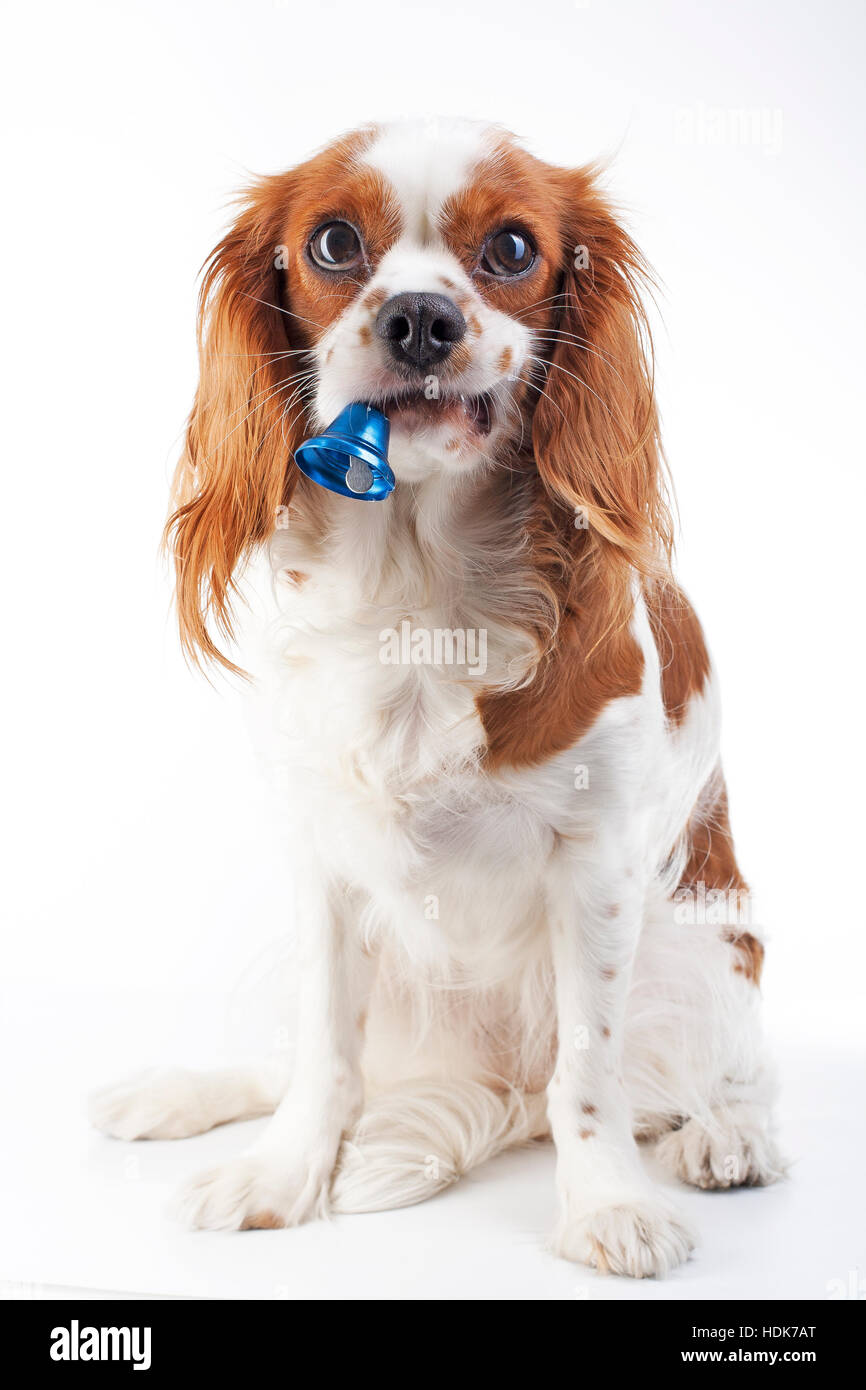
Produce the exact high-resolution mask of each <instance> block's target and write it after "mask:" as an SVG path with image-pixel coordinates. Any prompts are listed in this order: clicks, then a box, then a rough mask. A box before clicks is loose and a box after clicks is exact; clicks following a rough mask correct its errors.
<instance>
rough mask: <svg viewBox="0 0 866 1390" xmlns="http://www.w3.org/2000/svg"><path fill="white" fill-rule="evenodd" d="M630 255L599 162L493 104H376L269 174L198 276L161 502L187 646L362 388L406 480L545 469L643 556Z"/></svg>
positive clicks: (651, 530)
mask: <svg viewBox="0 0 866 1390" xmlns="http://www.w3.org/2000/svg"><path fill="white" fill-rule="evenodd" d="M640 270H641V266H640V258H639V255H638V253H637V252H636V250H635V248H634V246H633V244H632V242H631V241H630V240H629V238H628V236H627V235H626V233H625V232H624V231H623V230H622V228H621V227H620V226H619V224H618V222H617V221H616V219H615V217H614V216H613V214H612V212H611V210H610V208H609V206H608V204H607V202H606V200H605V198H604V197H603V195H602V194H601V193H600V192H599V190H598V187H597V183H596V178H595V175H594V171H593V170H592V169H579V170H566V169H560V168H555V167H553V166H551V165H548V164H545V163H542V162H541V161H540V160H538V159H536V158H534V157H533V156H532V155H530V154H528V153H527V152H526V151H524V150H522V149H521V148H520V147H519V146H518V145H517V144H516V143H515V142H514V141H513V140H512V139H511V137H509V136H507V135H505V134H504V133H503V132H501V131H499V130H495V129H491V128H489V127H482V126H477V125H474V124H471V123H453V122H446V123H439V122H430V123H426V124H414V123H413V124H403V125H396V126H387V127H382V128H379V127H376V128H370V129H366V130H363V131H360V132H358V133H356V134H353V135H350V136H348V137H347V138H344V139H342V140H339V141H337V142H336V143H335V144H333V145H331V146H330V147H328V148H327V149H326V150H324V151H323V152H322V153H320V154H318V155H317V156H316V157H315V158H313V159H311V160H309V161H308V162H307V163H305V164H302V165H300V166H299V167H298V168H296V169H293V170H291V171H289V172H288V173H286V174H281V175H277V176H275V177H269V178H265V179H262V180H261V181H260V182H258V183H257V184H256V185H255V186H254V187H253V188H252V189H251V190H250V191H249V192H248V194H247V195H246V197H245V199H244V203H243V206H242V209H241V212H240V215H239V216H238V218H237V220H236V222H235V224H234V226H233V228H232V230H231V231H230V232H229V233H228V235H227V236H226V237H225V238H224V239H223V241H222V242H221V243H220V244H219V246H218V247H217V248H216V250H215V251H214V253H213V256H212V257H211V260H210V262H209V265H208V268H207V271H206V275H205V279H204V284H203V287H202V295H201V318H200V330H199V331H200V355H201V380H200V385H199V390H198V393H197V396H196V401H195V404H194V407H193V411H192V415H191V418H190V424H189V430H188V434H187V443H186V450H185V453H184V457H183V459H182V461H181V465H180V469H179V475H178V503H179V505H178V508H177V510H176V512H175V514H174V516H173V517H172V519H171V521H170V523H169V537H170V541H171V544H172V547H173V549H174V553H175V557H176V561H177V571H178V609H179V614H180V622H181V632H182V636H183V640H184V644H185V647H186V649H187V651H188V652H190V653H192V654H193V655H198V654H200V653H204V654H205V655H206V656H208V657H213V658H216V659H218V660H224V658H223V657H222V656H221V653H220V652H219V650H218V647H217V645H216V644H215V643H214V641H213V639H212V637H211V635H210V633H209V631H208V619H209V618H210V619H213V621H214V623H215V625H216V628H217V630H218V632H221V633H222V634H223V635H227V634H230V632H231V611H230V600H231V597H232V591H233V587H234V579H235V575H236V572H237V568H238V566H239V564H240V563H241V561H242V560H243V558H244V557H245V556H246V555H247V554H248V553H249V552H250V550H251V549H252V548H253V547H254V546H255V545H256V544H257V543H259V542H261V541H264V540H265V539H266V538H267V537H268V535H269V534H270V532H271V530H272V527H273V524H274V517H275V514H276V512H277V509H278V507H280V506H281V505H285V504H288V503H289V502H290V501H291V498H292V494H293V493H294V490H295V485H296V482H297V470H296V468H295V465H294V464H293V462H292V454H293V451H294V449H295V448H296V447H297V445H298V444H299V443H300V442H301V441H302V439H303V438H304V437H306V436H308V435H309V434H310V433H314V432H318V431H319V430H321V429H323V428H324V427H326V426H327V425H328V424H329V423H330V421H331V420H332V419H333V418H334V417H335V416H336V415H337V414H338V413H339V412H340V411H341V410H342V409H343V407H344V406H346V405H348V404H349V403H350V402H352V401H365V402H368V403H371V404H374V405H377V406H379V407H380V408H381V409H382V410H384V411H385V412H386V413H387V414H388V416H389V418H390V421H391V451H390V461H391V464H392V467H393V468H394V471H395V474H396V476H397V486H398V487H399V486H400V484H401V483H403V484H404V485H407V484H418V483H421V482H423V481H424V480H425V479H426V478H428V477H430V476H431V475H436V476H440V477H441V476H451V477H455V476H466V475H467V474H471V473H475V472H477V471H478V470H480V469H489V468H491V467H496V465H497V464H498V463H502V462H503V461H507V462H508V464H509V466H510V467H512V468H513V467H514V466H519V467H521V468H529V469H534V470H535V471H536V473H537V476H538V479H539V483H540V485H541V486H543V487H544V488H545V489H546V490H547V492H548V493H549V494H552V495H553V497H554V498H555V499H556V501H557V503H559V504H561V505H562V506H563V507H565V508H568V509H569V511H570V512H573V511H574V510H575V509H580V515H581V516H582V518H583V520H584V522H585V524H586V525H587V526H589V527H591V528H592V529H593V531H594V534H595V535H596V536H597V537H599V538H601V540H602V541H603V542H605V543H607V544H609V545H612V546H615V547H618V548H619V549H620V550H621V551H622V552H623V553H624V554H625V555H626V556H627V557H628V558H629V560H630V561H631V562H632V563H634V564H637V565H638V567H639V568H642V569H646V568H647V567H648V566H649V565H650V563H651V557H652V556H653V555H655V554H656V553H657V551H658V548H659V541H660V540H661V542H662V548H664V545H665V544H666V543H667V540H668V536H667V533H666V514H665V512H664V507H663V504H662V502H661V499H660V494H659V486H658V457H657V449H656V417H655V411H654V406H653V400H652V386H651V381H650V377H649V372H648V369H647V364H646V359H645V354H644V349H643V339H644V333H643V325H644V320H643V314H642V310H641V307H640V302H639V300H638V297H637V294H636V290H635V281H636V279H637V277H638V276H639V274H640ZM505 476H506V475H505V474H503V477H505ZM345 505H347V506H350V507H354V506H355V505H356V504H355V503H353V502H347V503H346V504H345ZM383 505H387V503H385V504H383Z"/></svg>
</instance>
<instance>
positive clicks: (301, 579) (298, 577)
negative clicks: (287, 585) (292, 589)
mask: <svg viewBox="0 0 866 1390" xmlns="http://www.w3.org/2000/svg"><path fill="white" fill-rule="evenodd" d="M283 574H284V575H285V576H286V578H287V579H291V581H292V583H293V584H297V586H298V588H300V587H301V585H302V584H306V582H307V580H308V579H309V577H310V576H309V575H308V574H304V571H303V570H283Z"/></svg>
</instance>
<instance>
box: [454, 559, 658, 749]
mask: <svg viewBox="0 0 866 1390" xmlns="http://www.w3.org/2000/svg"><path fill="white" fill-rule="evenodd" d="M586 534H587V533H586V532H582V533H580V535H581V536H582V537H583V538H585V537H586ZM570 578H571V589H572V593H571V595H569V596H568V597H567V598H565V600H564V602H563V601H562V600H560V603H562V606H563V607H564V609H565V611H564V613H563V616H562V618H561V620H560V623H559V627H558V630H557V633H556V639H555V641H554V642H553V644H552V645H551V646H550V648H549V649H548V651H547V652H546V654H545V655H544V656H543V657H542V659H541V660H540V662H539V664H538V667H537V668H536V673H535V676H534V678H533V679H532V681H531V682H530V683H529V684H528V685H526V686H523V687H522V688H521V689H518V690H510V691H505V692H496V691H492V692H485V693H484V694H482V695H480V696H479V697H478V698H477V700H476V705H477V707H478V712H479V715H480V716H481V721H482V723H483V725H484V730H485V733H486V735H487V750H486V754H485V760H486V764H487V766H488V767H490V768H497V767H503V766H509V767H525V766H533V765H537V764H539V763H543V762H546V761H547V760H548V759H550V758H552V757H554V756H555V755H556V754H557V753H562V752H564V751H565V749H566V748H570V747H572V746H573V744H575V743H576V742H577V741H578V739H579V738H580V737H581V736H582V735H583V734H585V733H587V732H588V730H589V729H591V728H592V725H593V724H594V723H595V721H596V719H597V718H598V716H599V715H600V714H601V712H602V710H603V709H604V707H605V705H606V704H608V703H609V701H611V700H615V699H619V698H620V697H622V696H624V695H637V693H638V692H639V690H640V688H641V679H642V676H643V666H644V660H643V653H642V652H641V650H640V647H639V646H638V644H637V642H636V641H635V639H634V638H633V636H632V635H631V633H630V632H629V630H628V620H629V617H630V615H631V605H630V602H629V598H628V595H627V592H621V593H620V594H619V596H618V599H619V601H618V603H617V602H615V601H614V600H613V598H612V595H611V594H610V593H609V592H608V593H605V591H604V589H603V587H602V585H601V584H600V583H599V576H598V574H597V572H594V571H593V570H592V569H591V567H589V566H582V565H581V563H580V559H579V558H576V560H575V562H574V571H573V574H572V575H571V576H570ZM612 578H613V582H614V583H617V582H619V583H620V584H621V585H623V586H624V585H627V582H628V581H627V571H626V570H624V569H623V570H622V571H621V572H620V573H619V574H618V575H617V576H615V577H612ZM561 582H562V581H561Z"/></svg>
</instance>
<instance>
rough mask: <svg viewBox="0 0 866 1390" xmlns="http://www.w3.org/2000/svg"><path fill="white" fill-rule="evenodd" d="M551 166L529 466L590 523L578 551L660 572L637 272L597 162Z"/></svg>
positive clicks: (662, 551) (666, 558)
mask: <svg viewBox="0 0 866 1390" xmlns="http://www.w3.org/2000/svg"><path fill="white" fill-rule="evenodd" d="M557 172H558V174H559V179H560V188H561V198H562V205H563V208H564V212H563V217H562V222H563V232H562V235H563V273H562V281H561V284H560V286H559V289H560V296H559V298H558V299H557V300H556V303H557V305H558V306H559V310H558V317H557V320H556V322H555V325H554V327H553V329H552V330H551V335H552V336H553V338H554V344H553V351H552V353H551V355H550V365H549V367H548V370H547V375H546V379H545V382H544V387H543V394H542V395H541V397H540V399H539V401H538V404H537V406H536V409H535V414H534V420H533V446H534V451H535V460H536V466H537V469H538V472H539V475H540V477H541V479H542V481H543V483H544V485H545V487H546V488H547V490H548V492H549V493H551V494H552V495H553V497H554V498H555V499H556V500H557V501H558V502H560V503H561V504H563V505H564V506H565V507H567V508H568V509H569V511H571V512H577V511H578V509H579V510H580V512H581V513H582V515H583V517H584V518H585V520H586V522H587V523H588V535H587V536H586V537H585V538H584V540H585V542H586V547H585V548H584V556H585V557H586V558H588V557H587V556H586V550H587V549H589V550H590V551H594V552H595V554H594V559H595V561H596V563H598V562H600V561H602V560H603V559H604V558H605V553H606V558H607V559H608V560H610V561H614V560H615V558H616V556H619V559H620V561H621V560H622V559H627V560H628V561H629V562H630V564H631V565H633V566H634V567H635V568H636V569H637V571H638V573H639V574H641V575H643V576H645V577H647V578H651V577H661V576H664V575H666V574H667V573H668V571H669V563H670V553H671V549H672V544H673V527H672V522H671V517H670V512H669V509H668V506H667V503H666V497H665V489H664V479H663V459H662V453H661V445H660V441H659V433H658V418H657V414H656V407H655V401H654V398H653V380H652V367H651V360H652V359H651V342H650V336H649V328H648V325H647V321H646V316H645V313H644V309H643V306H642V303H641V299H640V294H639V290H640V287H641V285H642V284H643V283H645V282H646V280H647V279H648V276H647V272H646V269H645V266H644V263H643V260H642V257H641V255H640V252H639V251H638V249H637V247H636V246H635V245H634V243H633V242H632V240H631V239H630V237H629V236H628V235H627V233H626V232H625V231H623V229H622V228H621V227H620V226H619V224H618V222H617V221H616V219H615V217H614V216H613V214H612V212H611V211H610V208H609V207H608V205H607V203H606V201H605V199H604V197H603V196H602V195H601V194H600V193H599V192H598V190H597V188H596V171H595V170H594V169H592V168H587V169H579V170H576V171H565V170H563V171H557ZM620 568H622V566H621V565H620Z"/></svg>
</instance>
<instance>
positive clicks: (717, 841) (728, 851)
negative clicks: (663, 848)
mask: <svg viewBox="0 0 866 1390" xmlns="http://www.w3.org/2000/svg"><path fill="white" fill-rule="evenodd" d="M686 834H687V835H688V841H689V857H688V861H687V863H686V867H685V869H684V870H683V876H682V878H681V879H680V883H679V886H680V888H684V889H688V888H692V887H694V886H695V885H697V884H698V883H703V884H705V886H706V887H707V888H719V889H722V890H724V891H727V890H728V889H730V888H736V889H737V890H738V891H739V892H740V893H748V891H749V885H748V884H747V882H746V880H745V879H744V878H743V875H742V874H741V873H740V866H739V864H738V863H737V857H736V855H735V853H734V837H733V835H732V833H731V819H730V813H729V811H728V790H727V787H726V786H725V779H724V777H723V776H722V770H721V768H717V769H716V771H715V772H714V773H713V775H712V777H711V778H710V781H709V782H708V783H707V785H706V787H705V788H704V790H703V792H702V793H701V795H700V797H699V798H698V803H697V805H696V807H695V809H694V811H693V812H692V817H691V820H690V821H689V825H688V829H687V831H686Z"/></svg>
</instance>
